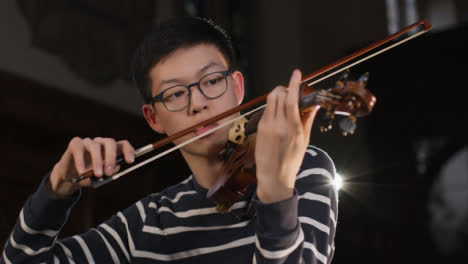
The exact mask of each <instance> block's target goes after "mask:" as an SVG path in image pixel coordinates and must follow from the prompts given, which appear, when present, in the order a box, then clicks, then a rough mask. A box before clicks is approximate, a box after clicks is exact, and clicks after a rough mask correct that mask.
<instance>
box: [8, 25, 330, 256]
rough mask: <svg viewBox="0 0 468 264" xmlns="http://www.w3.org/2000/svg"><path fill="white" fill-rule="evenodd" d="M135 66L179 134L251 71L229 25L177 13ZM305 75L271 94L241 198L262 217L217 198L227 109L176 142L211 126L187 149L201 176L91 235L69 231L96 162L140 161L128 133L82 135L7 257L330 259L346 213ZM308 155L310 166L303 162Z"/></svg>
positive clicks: (109, 165)
mask: <svg viewBox="0 0 468 264" xmlns="http://www.w3.org/2000/svg"><path fill="white" fill-rule="evenodd" d="M133 75H134V79H135V82H136V84H137V87H138V88H139V90H140V92H141V94H142V95H143V98H144V100H145V104H144V105H143V107H142V111H143V114H144V116H145V118H146V120H147V122H148V124H149V126H150V127H151V128H152V129H153V130H155V131H156V132H158V133H166V134H168V135H172V134H174V133H176V132H178V131H180V130H182V129H184V128H187V127H190V126H192V125H194V124H197V123H199V122H201V121H204V120H206V119H208V118H211V117H213V116H215V115H217V114H219V113H221V112H224V111H226V110H229V109H231V108H233V107H235V106H237V105H239V104H240V103H241V101H242V98H243V95H244V80H243V76H242V73H240V72H239V71H236V70H235V55H234V52H233V49H232V46H231V43H230V41H229V38H228V37H227V35H226V33H225V32H224V31H223V30H222V29H221V28H219V27H218V26H216V25H214V24H213V23H212V22H210V21H207V20H203V19H198V18H184V19H175V20H170V21H168V22H166V23H164V24H162V25H160V26H159V27H158V28H157V29H156V30H155V31H153V32H152V34H150V35H149V36H148V37H147V38H146V39H145V41H144V42H143V43H142V45H141V46H140V47H139V49H138V50H137V52H136V55H135V57H134V62H133ZM300 80H301V73H300V72H299V71H298V70H296V71H294V72H293V74H292V76H291V80H290V82H289V87H288V88H286V87H283V86H278V87H276V88H275V89H274V90H273V91H272V92H271V93H270V95H269V96H268V99H267V106H266V109H265V112H264V114H263V116H262V118H261V120H260V122H259V125H258V132H257V137H256V146H255V162H256V177H257V184H256V185H254V186H251V188H250V189H249V190H251V191H250V192H248V194H246V195H245V197H244V198H243V199H242V200H241V201H239V202H237V203H236V204H234V206H233V208H232V210H233V214H234V213H235V212H236V213H237V212H244V211H246V210H245V208H246V207H248V206H249V204H251V203H252V204H253V206H254V209H255V214H254V215H246V216H245V217H240V218H238V217H235V216H233V214H221V213H219V212H217V211H216V209H215V204H214V203H213V202H212V201H210V200H208V199H207V198H206V193H207V189H209V188H210V187H211V186H213V184H214V183H215V182H216V179H217V174H218V173H219V171H220V169H221V168H222V166H223V161H222V160H220V159H219V158H218V154H219V152H220V151H221V149H222V148H223V146H224V145H225V143H226V141H227V138H228V127H226V128H222V129H218V130H216V131H214V128H216V127H218V126H220V125H221V124H223V123H224V122H227V121H228V120H230V119H232V118H233V117H234V116H236V115H234V116H231V117H228V118H225V119H224V120H221V121H219V122H217V123H215V124H212V125H208V126H206V127H203V128H201V129H199V130H197V131H195V132H194V133H192V134H190V135H187V136H185V137H183V138H180V139H178V140H176V141H175V142H174V143H175V144H179V143H181V142H183V141H185V140H186V139H188V138H191V137H194V136H196V135H199V134H201V133H203V132H207V131H211V130H213V132H212V133H209V134H208V135H207V136H204V137H202V138H201V139H200V140H198V141H195V142H193V143H191V144H189V145H187V146H185V147H183V148H182V149H181V150H180V151H181V153H182V155H183V157H184V158H185V160H186V161H187V163H188V165H189V167H190V169H191V171H192V175H191V176H190V177H189V178H188V179H187V180H185V181H183V182H181V183H180V184H177V185H175V186H172V187H169V188H167V189H165V190H163V191H162V192H160V193H157V194H153V195H150V196H148V197H146V198H144V199H142V200H140V201H138V202H137V203H135V204H134V205H133V206H130V207H129V208H128V209H126V210H124V211H123V212H119V213H117V214H116V215H115V216H113V217H111V218H110V219H109V220H108V221H106V222H105V223H103V224H101V225H99V226H98V227H96V228H95V229H92V230H90V231H88V232H87V233H85V234H82V235H76V236H73V237H70V238H66V239H62V240H57V239H56V238H57V234H58V233H59V231H60V228H61V227H62V226H63V224H64V223H65V221H66V218H67V216H68V213H69V210H70V209H71V208H72V206H73V204H74V203H75V202H76V200H77V199H78V197H79V193H80V192H79V190H80V188H81V187H83V186H89V184H90V181H89V179H86V180H84V181H81V182H79V183H72V181H71V179H72V178H73V177H76V176H78V175H80V174H83V173H84V172H85V171H86V170H87V169H88V168H92V169H93V172H94V175H95V176H97V177H102V176H104V175H106V176H109V175H112V174H113V173H114V172H115V171H116V170H117V168H116V161H115V160H116V155H117V153H119V152H121V153H123V155H124V158H125V161H126V162H128V163H131V162H132V161H133V155H134V149H133V147H132V146H131V145H130V143H128V142H127V141H119V142H115V140H113V139H109V138H95V139H89V138H85V139H81V138H74V139H73V140H71V142H70V144H69V146H68V148H67V150H66V151H65V153H64V154H63V156H62V158H61V160H60V161H59V162H58V163H57V164H56V165H55V166H54V168H53V170H52V172H51V173H50V175H48V176H47V177H45V178H44V180H43V182H42V183H41V185H40V186H39V189H38V190H37V191H36V192H35V193H34V194H33V195H32V196H31V197H30V198H29V199H28V201H27V202H26V204H25V206H24V208H23V210H22V211H21V212H20V216H19V219H18V222H17V224H16V226H15V228H14V230H13V232H12V234H11V236H10V238H9V240H8V242H7V244H6V246H5V249H4V251H3V254H2V260H1V262H2V263H20V262H27V263H30V262H31V261H33V262H37V263H39V262H55V263H93V262H99V263H108V262H114V263H167V262H171V261H172V262H174V263H251V262H253V263H267V262H268V263H304V262H306V263H330V261H331V259H332V256H333V252H334V243H333V239H334V236H335V228H336V217H337V193H336V189H335V188H334V186H333V185H332V184H331V181H332V179H333V177H334V166H333V163H332V161H331V160H330V158H329V157H328V155H327V154H326V153H324V152H323V151H321V150H319V149H317V148H315V147H311V146H309V147H308V141H309V136H310V130H311V127H312V122H313V119H314V116H315V113H316V111H317V109H318V108H316V109H315V110H314V111H311V112H308V113H306V114H303V115H302V116H301V114H300V113H299V110H298V95H299V84H300ZM301 164H302V165H301Z"/></svg>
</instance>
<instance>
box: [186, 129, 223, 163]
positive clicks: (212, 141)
mask: <svg viewBox="0 0 468 264" xmlns="http://www.w3.org/2000/svg"><path fill="white" fill-rule="evenodd" d="M226 141H227V139H226V138H224V137H223V138H220V137H219V136H217V135H216V134H211V135H208V136H206V137H203V138H200V139H199V140H197V141H195V142H193V143H191V144H189V145H187V146H186V147H184V148H182V149H183V151H185V152H187V153H190V154H192V155H196V156H206V157H210V158H215V157H217V156H218V154H219V153H220V152H221V150H222V149H223V148H224V146H225V144H226Z"/></svg>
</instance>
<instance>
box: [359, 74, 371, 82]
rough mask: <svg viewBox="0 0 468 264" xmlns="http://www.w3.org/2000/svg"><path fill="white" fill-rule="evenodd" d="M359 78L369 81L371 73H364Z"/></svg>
mask: <svg viewBox="0 0 468 264" xmlns="http://www.w3.org/2000/svg"><path fill="white" fill-rule="evenodd" d="M358 80H359V81H360V82H364V83H367V81H368V80H369V73H368V72H366V73H364V74H363V75H361V77H359V79H358Z"/></svg>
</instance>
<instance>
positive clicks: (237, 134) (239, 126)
mask: <svg viewBox="0 0 468 264" xmlns="http://www.w3.org/2000/svg"><path fill="white" fill-rule="evenodd" d="M248 121H249V120H247V118H245V117H242V118H240V119H238V120H237V121H235V122H234V124H233V125H232V127H231V128H230V129H229V141H231V142H233V143H235V144H237V145H242V144H243V143H244V140H245V138H246V136H245V125H246V124H247V122H248Z"/></svg>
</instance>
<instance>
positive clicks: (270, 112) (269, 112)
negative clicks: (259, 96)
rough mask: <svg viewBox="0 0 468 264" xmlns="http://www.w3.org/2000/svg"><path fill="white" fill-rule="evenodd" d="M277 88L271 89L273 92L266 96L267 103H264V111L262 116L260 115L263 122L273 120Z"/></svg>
mask: <svg viewBox="0 0 468 264" xmlns="http://www.w3.org/2000/svg"><path fill="white" fill-rule="evenodd" d="M278 87H279V86H278ZM278 87H276V88H275V89H273V91H271V92H270V93H269V94H268V96H267V103H266V107H265V111H264V112H263V115H262V119H264V120H273V119H274V118H275V115H276V107H277V99H278V98H277V94H278Z"/></svg>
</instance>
